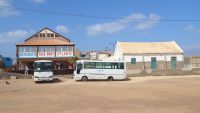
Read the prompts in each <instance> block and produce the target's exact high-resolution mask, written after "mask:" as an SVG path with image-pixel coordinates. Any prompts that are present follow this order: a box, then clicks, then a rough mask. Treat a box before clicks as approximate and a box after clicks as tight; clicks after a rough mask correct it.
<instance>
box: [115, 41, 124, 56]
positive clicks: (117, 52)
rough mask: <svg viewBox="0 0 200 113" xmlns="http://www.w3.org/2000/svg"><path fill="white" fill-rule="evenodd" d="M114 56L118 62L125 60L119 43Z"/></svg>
mask: <svg viewBox="0 0 200 113" xmlns="http://www.w3.org/2000/svg"><path fill="white" fill-rule="evenodd" d="M114 56H115V58H116V60H123V55H122V52H121V50H120V47H119V45H118V43H117V44H116V47H115V52H114Z"/></svg>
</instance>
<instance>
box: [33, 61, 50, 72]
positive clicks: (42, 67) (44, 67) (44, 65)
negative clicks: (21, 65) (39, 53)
mask: <svg viewBox="0 0 200 113" xmlns="http://www.w3.org/2000/svg"><path fill="white" fill-rule="evenodd" d="M34 66H35V71H52V62H35V63H34Z"/></svg>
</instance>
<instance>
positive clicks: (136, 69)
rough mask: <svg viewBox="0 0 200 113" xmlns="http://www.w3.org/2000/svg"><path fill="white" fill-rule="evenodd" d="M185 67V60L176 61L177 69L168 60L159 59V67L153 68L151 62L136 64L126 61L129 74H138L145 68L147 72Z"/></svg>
mask: <svg viewBox="0 0 200 113" xmlns="http://www.w3.org/2000/svg"><path fill="white" fill-rule="evenodd" d="M183 67H184V62H180V61H179V62H177V63H176V69H172V67H171V62H169V61H168V62H167V61H157V69H156V70H152V69H151V62H137V63H136V64H131V63H130V62H127V63H126V70H127V74H136V73H141V72H142V71H143V70H145V71H146V72H147V73H151V72H152V71H154V72H155V71H157V70H173V71H176V70H181V69H182V68H183Z"/></svg>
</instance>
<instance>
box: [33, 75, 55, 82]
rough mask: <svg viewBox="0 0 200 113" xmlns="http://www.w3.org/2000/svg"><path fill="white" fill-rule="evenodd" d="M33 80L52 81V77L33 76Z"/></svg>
mask: <svg viewBox="0 0 200 113" xmlns="http://www.w3.org/2000/svg"><path fill="white" fill-rule="evenodd" d="M34 81H53V77H36V76H35V77H34Z"/></svg>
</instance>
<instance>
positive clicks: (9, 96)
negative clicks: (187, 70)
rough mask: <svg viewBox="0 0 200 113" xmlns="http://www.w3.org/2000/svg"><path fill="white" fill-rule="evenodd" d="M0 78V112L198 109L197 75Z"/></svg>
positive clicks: (168, 112) (183, 112)
mask: <svg viewBox="0 0 200 113" xmlns="http://www.w3.org/2000/svg"><path fill="white" fill-rule="evenodd" d="M9 82H10V83H11V84H9V85H6V84H5V81H4V80H0V113H200V76H197V75H196V76H164V77H162V76H160V77H156V76H153V77H134V78H130V80H128V81H113V82H107V81H89V82H75V81H74V80H72V79H64V78H61V81H60V82H59V81H58V82H56V83H39V84H35V83H34V82H33V80H23V79H21V80H20V79H17V80H16V79H11V80H9Z"/></svg>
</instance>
